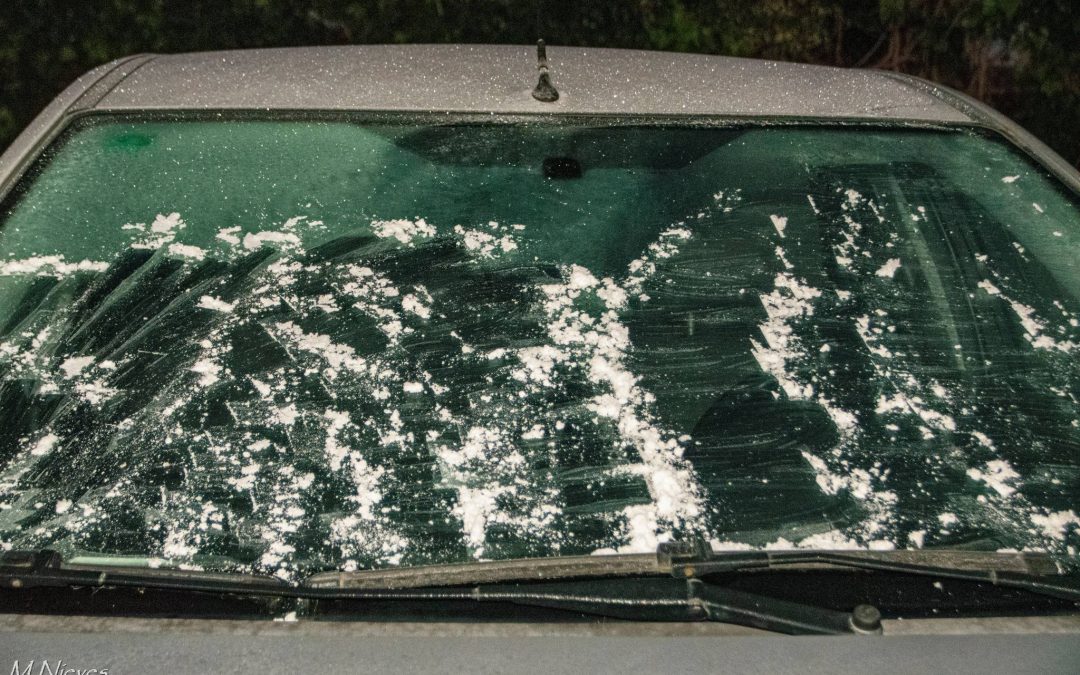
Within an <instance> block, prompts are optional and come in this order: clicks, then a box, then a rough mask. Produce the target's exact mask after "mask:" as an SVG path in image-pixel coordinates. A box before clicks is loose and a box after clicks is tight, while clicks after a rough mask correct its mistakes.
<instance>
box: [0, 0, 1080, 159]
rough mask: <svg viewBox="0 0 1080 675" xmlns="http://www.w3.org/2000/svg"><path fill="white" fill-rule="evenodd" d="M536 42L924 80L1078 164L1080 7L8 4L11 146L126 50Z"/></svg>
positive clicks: (557, 0)
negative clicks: (865, 70)
mask: <svg viewBox="0 0 1080 675" xmlns="http://www.w3.org/2000/svg"><path fill="white" fill-rule="evenodd" d="M539 7H542V12H541V11H538V8H539ZM538 33H543V36H544V37H545V38H547V39H548V41H549V42H550V43H552V44H574V45H586V46H603V47H633V48H649V49H663V50H676V51H695V52H708V53H716V54H728V55H733V56H750V57H764V58H773V59H781V60H791V61H804V62H811V63H823V64H829V65H839V66H861V67H874V68H887V69H891V70H898V71H903V72H906V73H912V74H915V75H921V76H923V77H927V78H929V79H932V80H935V81H938V82H941V83H944V84H947V85H949V86H952V87H955V88H957V89H960V90H963V91H966V92H968V93H969V94H972V95H974V96H975V97H977V98H980V99H982V100H984V101H987V102H989V103H990V104H991V105H993V106H994V107H996V108H998V109H999V110H1001V111H1002V112H1004V113H1006V114H1007V115H1010V116H1011V117H1013V118H1014V119H1016V120H1017V121H1018V122H1020V123H1021V124H1022V125H1024V126H1026V127H1027V128H1028V129H1029V130H1031V131H1032V132H1034V133H1035V134H1036V135H1037V136H1039V137H1040V138H1042V139H1043V140H1045V141H1046V142H1047V143H1049V144H1050V145H1051V146H1053V147H1054V148H1055V149H1056V150H1057V151H1058V152H1060V153H1061V154H1062V155H1063V156H1064V157H1065V158H1066V159H1068V160H1069V161H1071V162H1073V163H1074V164H1076V165H1077V166H1080V48H1078V45H1080V2H1078V0H612V1H609V2H592V1H582V0H543V1H542V2H538V1H537V0H397V1H394V0H360V1H358V0H0V81H2V82H3V89H2V92H0V147H4V146H6V145H7V143H8V142H10V141H11V139H12V138H13V137H14V135H15V134H16V133H17V132H18V131H19V130H20V129H21V128H22V127H23V126H24V125H26V124H27V122H29V120H30V119H31V118H32V117H33V115H34V114H35V113H37V112H38V111H39V110H40V109H41V108H42V107H43V106H44V105H45V104H46V103H47V102H48V101H49V100H50V99H51V98H52V97H53V96H55V95H56V94H57V93H58V92H59V91H60V90H61V89H62V88H63V87H64V86H65V85H66V84H68V83H69V82H70V81H71V80H73V79H74V78H75V77H77V76H78V75H80V74H81V73H83V72H84V71H86V70H88V69H89V68H91V67H93V66H95V65H97V64H100V63H103V62H105V61H108V60H110V59H113V58H116V57H118V56H123V55H126V54H132V53H137V52H181V51H197V50H206V49H230V48H242V47H266V46H293V45H313V44H346V43H374V42H502V43H531V42H533V41H534V40H535V39H536V37H537V36H538Z"/></svg>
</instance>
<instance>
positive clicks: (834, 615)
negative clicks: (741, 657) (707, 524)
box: [311, 577, 881, 635]
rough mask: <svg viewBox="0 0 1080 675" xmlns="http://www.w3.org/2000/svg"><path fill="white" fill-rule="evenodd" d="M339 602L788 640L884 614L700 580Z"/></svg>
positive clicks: (518, 587)
mask: <svg viewBox="0 0 1080 675" xmlns="http://www.w3.org/2000/svg"><path fill="white" fill-rule="evenodd" d="M311 590H321V591H324V592H325V591H330V590H332V589H328V588H322V589H311ZM333 597H334V598H335V599H339V600H340V599H348V600H354V601H382V602H386V601H426V602H440V603H443V602H500V603H509V604H514V605H521V606H526V607H543V608H545V609H555V610H561V611H566V612H575V613H581V614H589V615H593V616H602V617H608V618H614V619H626V620H633V621H717V622H720V623H729V624H738V625H742V626H751V627H754V628H760V629H762V630H768V631H773V632H778V633H787V634H790V635H839V634H845V633H880V632H881V614H880V613H879V612H878V611H877V609H875V608H873V607H870V606H868V605H860V606H859V607H857V608H856V609H855V611H854V612H851V613H849V612H840V611H836V610H832V609H826V608H821V607H815V606H813V605H804V604H800V603H795V602H789V601H786V600H779V599H776V598H772V597H767V596H764V595H756V594H754V593H746V592H743V591H737V590H733V589H730V588H723V587H719V586H714V585H712V584H709V583H707V582H705V581H702V580H700V579H673V578H650V577H632V578H626V579H588V580H580V581H570V582H562V583H538V584H515V585H493V586H476V587H474V588H465V589H448V588H403V589H396V590H395V589H386V590H377V589H351V590H350V589H336V591H334V595H333Z"/></svg>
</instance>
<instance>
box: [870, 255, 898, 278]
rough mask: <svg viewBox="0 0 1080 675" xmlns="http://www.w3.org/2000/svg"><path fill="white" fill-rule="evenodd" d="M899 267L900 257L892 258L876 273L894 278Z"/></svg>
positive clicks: (883, 276)
mask: <svg viewBox="0 0 1080 675" xmlns="http://www.w3.org/2000/svg"><path fill="white" fill-rule="evenodd" d="M898 269H900V259H899V258H890V259H889V261H888V262H886V263H885V264H884V265H882V266H881V268H880V269H878V271H877V272H874V274H876V275H877V276H879V277H882V278H885V279H892V278H893V276H894V275H895V274H896V270H898Z"/></svg>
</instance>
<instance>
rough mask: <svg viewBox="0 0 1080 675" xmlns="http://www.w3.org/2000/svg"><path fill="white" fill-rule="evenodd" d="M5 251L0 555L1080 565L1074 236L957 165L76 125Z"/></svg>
mask: <svg viewBox="0 0 1080 675" xmlns="http://www.w3.org/2000/svg"><path fill="white" fill-rule="evenodd" d="M0 218H2V220H0V422H2V423H0V545H2V546H3V547H4V548H8V549H10V548H18V549H24V548H41V547H51V548H55V549H58V550H60V551H61V552H63V553H64V554H65V555H68V556H77V555H97V556H101V555H105V556H134V557H137V558H140V559H145V561H146V564H154V565H159V564H179V565H184V566H193V567H197V568H203V569H215V570H230V571H246V572H260V573H270V574H276V575H278V576H281V577H283V578H286V579H290V580H293V579H297V578H299V577H301V576H303V575H306V574H309V573H312V572H318V571H324V570H332V569H346V570H351V569H365V568H371V567H384V566H391V565H420V564H431V563H444V562H465V561H470V560H482V559H507V558H521V557H532V556H553V555H570V554H591V553H614V552H643V551H651V550H654V549H655V547H656V545H657V543H658V542H662V541H667V540H671V539H685V538H688V537H695V536H702V537H705V538H707V539H708V540H709V541H711V542H712V544H713V545H714V547H716V548H718V549H735V548H761V547H774V548H791V547H809V548H830V549H835V548H852V547H856V548H874V549H892V548H920V547H944V548H955V547H961V548H970V549H989V550H1000V549H1037V550H1049V551H1053V552H1055V553H1059V554H1064V555H1068V554H1072V553H1075V547H1076V546H1077V544H1078V543H1080V533H1078V531H1077V527H1078V525H1080V519H1078V517H1077V510H1078V506H1080V429H1078V425H1080V421H1078V420H1080V405H1078V403H1077V398H1076V397H1077V395H1078V394H1080V390H1078V386H1080V367H1078V364H1077V361H1076V353H1077V345H1078V344H1080V328H1078V319H1080V274H1078V264H1080V212H1078V209H1077V202H1076V198H1075V196H1070V195H1068V194H1066V193H1065V192H1064V191H1063V190H1062V188H1060V187H1059V186H1058V185H1057V184H1056V183H1054V182H1053V181H1052V180H1051V179H1050V178H1049V177H1048V176H1046V175H1044V173H1042V172H1041V171H1040V170H1039V169H1037V168H1035V167H1034V166H1033V165H1032V164H1029V163H1028V162H1026V161H1025V160H1023V159H1022V158H1021V157H1019V156H1018V155H1016V154H1014V153H1013V152H1012V151H1011V150H1010V149H1008V148H1007V147H1006V146H1004V145H1003V144H1000V143H998V142H996V141H994V140H992V139H989V138H987V137H984V136H982V135H979V134H977V133H974V132H970V131H917V130H910V129H884V128H827V127H752V126H751V127H742V128H688V127H608V128H604V127H590V126H587V125H584V124H583V125H574V124H561V125H548V124H542V123H531V124H524V123H522V124H505V125H453V124H449V125H443V126H422V125H412V124H404V123H393V124H391V123H364V122H356V123H352V122H347V121H317V120H306V121H304V120H299V121H253V120H248V121H184V120H157V121H140V120H135V119H115V118H104V119H92V120H88V121H86V122H83V123H81V124H80V125H78V126H77V127H76V128H75V129H74V130H73V131H71V132H69V133H68V134H67V135H66V136H65V137H64V138H63V139H61V141H59V142H58V143H57V144H56V146H55V147H54V148H52V149H51V150H49V151H48V152H47V153H46V155H45V156H44V158H43V159H42V160H41V161H40V162H39V163H38V165H37V166H36V167H35V168H34V169H33V170H32V171H31V173H30V175H29V176H28V177H27V178H25V179H24V181H23V183H22V184H21V185H20V186H19V187H18V189H17V190H16V191H15V192H14V193H13V194H12V196H11V197H10V198H9V200H8V203H7V204H6V206H5V210H4V212H3V215H2V216H0Z"/></svg>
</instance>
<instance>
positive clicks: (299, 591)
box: [0, 542, 1080, 635]
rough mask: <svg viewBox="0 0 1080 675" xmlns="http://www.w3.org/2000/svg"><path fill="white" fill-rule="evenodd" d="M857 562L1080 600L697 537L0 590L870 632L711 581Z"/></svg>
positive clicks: (132, 576) (856, 620)
mask: <svg viewBox="0 0 1080 675" xmlns="http://www.w3.org/2000/svg"><path fill="white" fill-rule="evenodd" d="M790 569H809V570H836V569H854V570H861V571H866V572H885V573H890V574H900V575H915V576H921V577H933V578H941V579H959V580H965V581H974V582H980V583H989V584H993V585H996V586H1002V587H1007V588H1016V589H1023V590H1026V591H1030V592H1034V593H1039V594H1043V595H1047V596H1052V597H1054V598H1059V599H1064V600H1068V601H1071V602H1074V603H1075V602H1080V583H1078V581H1077V578H1076V577H1075V576H1074V575H1065V574H1062V570H1060V569H1059V568H1058V567H1057V566H1056V564H1055V563H1054V562H1053V560H1052V559H1050V558H1049V557H1047V556H1033V555H1030V554H1016V555H1000V554H993V553H986V554H983V553H972V552H956V551H890V552H874V551H845V552H830V551H752V552H737V553H714V552H713V551H711V549H709V548H708V546H707V545H705V544H704V543H702V542H694V543H684V544H668V545H663V546H661V547H660V549H659V550H658V552H657V553H656V554H639V555H615V556H579V557H563V558H548V559H534V560H511V561H501V562H500V561H494V562H480V563H469V564H459V565H440V566H429V567H413V568H397V569H390V570H366V571H360V572H328V573H320V574H315V575H312V576H310V577H308V578H307V579H306V580H304V581H303V582H302V583H300V584H299V585H292V584H289V583H287V582H285V581H283V580H281V579H278V578H275V577H265V576H256V575H241V574H221V573H208V572H200V571H187V570H176V569H142V568H131V567H118V566H107V565H94V566H84V565H71V564H65V563H64V562H63V561H62V559H61V557H60V556H59V555H58V554H56V553H55V552H51V551H39V552H8V553H5V554H3V555H0V586H4V587H8V588H33V587H64V586H91V587H116V586H121V587H142V588H155V589H170V590H187V591H199V592H209V593H233V594H243V595H252V596H273V597H277V598H292V599H296V600H328V601H346V602H349V603H359V605H356V606H359V607H364V606H371V605H373V604H382V605H386V604H389V605H393V604H397V603H407V604H415V603H423V604H434V605H446V604H448V603H449V604H454V603H476V602H492V603H505V604H512V605H518V606H525V607H534V608H546V609H550V610H557V611H563V612H574V613H580V614H588V615H594V616H603V617H610V618H618V619H629V620H639V621H640V620H645V621H649V620H652V621H718V622H724V623H733V624H740V625H747V626H752V627H755V628H760V629H764V630H770V631H777V632H783V633H790V634H800V635H808V634H842V633H874V632H879V631H880V626H881V624H880V619H881V615H880V612H878V610H877V609H876V608H874V607H872V606H868V605H858V606H856V607H855V608H854V609H853V610H852V611H839V610H838V609H832V608H825V607H820V606H817V605H812V604H803V603H798V602H791V601H789V600H784V599H780V598H775V597H771V596H765V595H759V594H755V593H751V592H747V591H743V590H738V589H735V588H729V587H727V586H726V585H724V584H723V583H718V582H717V579H718V578H722V577H724V576H725V575H736V576H737V575H740V574H743V573H755V572H761V571H777V570H790Z"/></svg>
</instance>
